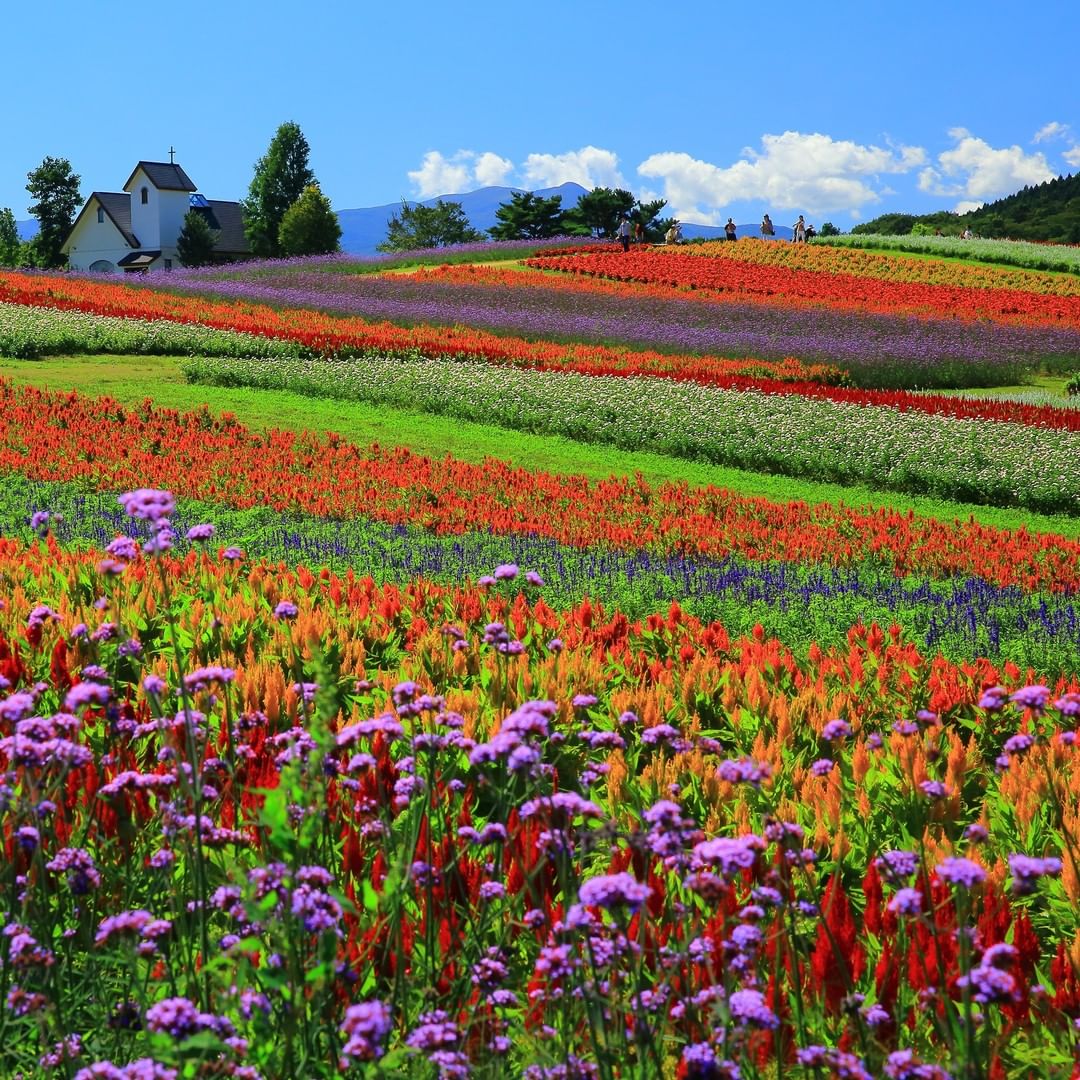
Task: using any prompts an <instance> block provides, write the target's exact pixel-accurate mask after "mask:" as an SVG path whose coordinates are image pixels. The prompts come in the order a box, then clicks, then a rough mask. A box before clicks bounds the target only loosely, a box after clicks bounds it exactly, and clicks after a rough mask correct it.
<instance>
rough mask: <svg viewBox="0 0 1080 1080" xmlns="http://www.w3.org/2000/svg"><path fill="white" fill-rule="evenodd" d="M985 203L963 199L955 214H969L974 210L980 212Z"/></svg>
mask: <svg viewBox="0 0 1080 1080" xmlns="http://www.w3.org/2000/svg"><path fill="white" fill-rule="evenodd" d="M984 205H985V203H981V202H975V201H973V200H971V199H961V200H960V201H959V202H958V203H957V204H956V205H955V206H954V207H953V213H954V214H969V213H971V211H972V210H978V209H979V207H980V206H984Z"/></svg>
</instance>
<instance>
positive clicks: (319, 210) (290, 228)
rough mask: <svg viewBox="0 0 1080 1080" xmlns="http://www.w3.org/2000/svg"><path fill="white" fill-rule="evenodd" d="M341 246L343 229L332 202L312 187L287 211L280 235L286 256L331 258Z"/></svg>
mask: <svg viewBox="0 0 1080 1080" xmlns="http://www.w3.org/2000/svg"><path fill="white" fill-rule="evenodd" d="M340 244H341V225H340V224H339V222H338V218H337V214H335V213H334V208H333V207H332V206H331V205H330V200H329V199H328V198H327V197H326V196H325V195H324V194H323V193H322V192H321V191H320V190H319V188H318V186H317V185H315V184H312V185H311V186H310V187H308V188H305V190H304V194H303V195H301V196H300V198H299V199H297V200H296V202H294V203H293V204H292V206H290V207H289V209H288V210H286V211H285V216H284V217H283V218H282V219H281V229H280V230H279V231H278V246H279V247H280V248H281V253H282V255H328V254H329V253H330V252H331V251H337V250H338V249H339V247H340Z"/></svg>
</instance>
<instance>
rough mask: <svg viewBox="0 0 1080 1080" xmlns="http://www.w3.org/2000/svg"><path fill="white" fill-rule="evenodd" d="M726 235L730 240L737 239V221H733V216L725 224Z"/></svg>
mask: <svg viewBox="0 0 1080 1080" xmlns="http://www.w3.org/2000/svg"><path fill="white" fill-rule="evenodd" d="M724 236H726V237H727V238H728V239H729V240H735V239H737V237H736V236H735V222H734V221H732V220H731V218H728V219H727V224H726V225H725V226H724Z"/></svg>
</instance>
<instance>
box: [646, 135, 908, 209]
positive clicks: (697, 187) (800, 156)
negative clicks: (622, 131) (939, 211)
mask: <svg viewBox="0 0 1080 1080" xmlns="http://www.w3.org/2000/svg"><path fill="white" fill-rule="evenodd" d="M761 145H762V150H761V151H760V152H758V151H756V150H753V149H751V148H747V149H745V150H743V152H742V157H741V158H740V159H739V160H738V161H736V162H734V163H733V164H731V165H727V166H719V165H714V164H711V163H710V162H707V161H701V160H699V159H697V158H692V157H691V156H690V155H689V154H686V153H682V152H677V151H671V150H669V151H664V152H662V153H658V154H652V155H651V156H650V157H648V158H646V159H645V161H643V162H642V163H641V164H640V165H639V166H638V173H639V174H640V175H641V176H644V177H647V178H649V179H657V180H660V181H662V182H663V187H664V196H665V198H667V200H668V203H669V205H670V208H671V212H672V213H674V214H676V215H677V216H679V217H686V218H692V219H693V220H695V221H702V222H704V223H706V224H709V223H714V222H716V221H717V220H718V219H719V218H720V217H721V216H722V214H721V212H720V211H719V210H718V209H716V208H718V207H726V206H727V204H728V203H731V202H735V201H738V200H740V199H756V200H761V201H764V202H767V203H768V204H769V205H770V206H774V207H777V208H778V209H781V210H787V209H799V210H803V211H805V212H807V213H813V214H817V213H824V212H827V211H834V210H847V211H849V212H850V211H852V210H857V209H858V208H859V207H861V206H865V205H866V204H867V203H873V202H878V201H879V200H880V197H881V194H880V193H881V190H882V189H879V188H878V187H877V186H876V185H875V181H876V178H877V177H878V176H879V175H881V174H883V173H906V172H910V171H911V170H912V169H915V168H918V167H919V166H920V165H923V164H925V162H926V151H925V150H923V148H922V147H919V146H899V147H890V148H885V149H883V148H882V147H879V146H864V145H862V144H860V143H855V142H851V141H849V140H837V139H833V138H832V137H831V136H830V135H822V134H819V133H814V134H805V133H803V132H799V131H785V132H784V133H783V134H782V135H764V136H762V139H761Z"/></svg>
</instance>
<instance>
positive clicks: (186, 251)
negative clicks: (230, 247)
mask: <svg viewBox="0 0 1080 1080" xmlns="http://www.w3.org/2000/svg"><path fill="white" fill-rule="evenodd" d="M214 243H215V238H214V233H213V230H212V229H211V228H210V226H209V224H208V223H207V220H206V216H205V215H204V214H201V213H199V211H198V210H189V211H188V212H187V214H186V215H185V216H184V224H183V227H182V228H181V229H180V234H179V235H178V236H177V238H176V254H177V256H178V257H179V259H180V263H181V265H183V266H206V265H208V264H209V263H212V262H213V261H214Z"/></svg>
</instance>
